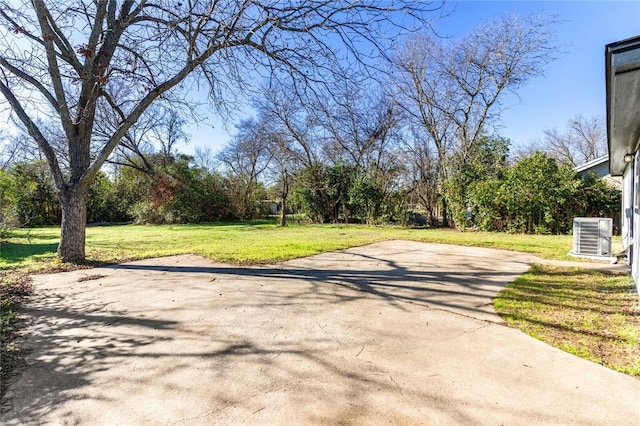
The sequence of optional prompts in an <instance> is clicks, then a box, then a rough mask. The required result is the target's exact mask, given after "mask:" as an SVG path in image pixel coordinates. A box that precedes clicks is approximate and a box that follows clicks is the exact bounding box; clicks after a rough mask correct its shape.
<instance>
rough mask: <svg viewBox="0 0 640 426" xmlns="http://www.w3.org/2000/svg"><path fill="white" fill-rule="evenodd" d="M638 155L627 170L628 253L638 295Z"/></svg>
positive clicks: (639, 248) (639, 156)
mask: <svg viewBox="0 0 640 426" xmlns="http://www.w3.org/2000/svg"><path fill="white" fill-rule="evenodd" d="M639 172H640V155H636V156H635V160H634V163H633V167H628V168H627V174H629V175H631V176H632V179H633V182H632V188H633V191H632V205H631V206H630V207H631V212H632V218H631V225H630V226H631V240H632V245H631V247H630V251H629V262H630V263H631V275H633V279H634V281H635V283H636V288H638V293H640V281H639V280H638V278H640V232H639V231H640V229H639V228H640V177H639V176H638V175H639Z"/></svg>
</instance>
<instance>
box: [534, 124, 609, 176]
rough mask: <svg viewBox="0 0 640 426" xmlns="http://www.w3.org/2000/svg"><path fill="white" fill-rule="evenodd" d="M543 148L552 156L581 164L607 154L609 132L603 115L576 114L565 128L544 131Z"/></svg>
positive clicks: (574, 164)
mask: <svg viewBox="0 0 640 426" xmlns="http://www.w3.org/2000/svg"><path fill="white" fill-rule="evenodd" d="M542 148H543V149H544V150H545V151H547V152H548V153H549V154H550V155H551V156H553V157H554V158H556V159H558V160H560V161H568V162H570V163H571V165H573V166H574V167H575V166H579V165H581V164H584V163H586V162H588V161H591V160H595V159H596V158H599V157H602V156H603V155H606V154H607V134H606V130H605V124H604V120H603V119H602V117H583V116H582V115H576V116H575V117H574V118H573V119H571V120H569V122H568V123H567V127H566V128H565V129H564V130H559V129H558V128H556V127H553V128H551V129H546V130H545V131H544V141H543V143H542Z"/></svg>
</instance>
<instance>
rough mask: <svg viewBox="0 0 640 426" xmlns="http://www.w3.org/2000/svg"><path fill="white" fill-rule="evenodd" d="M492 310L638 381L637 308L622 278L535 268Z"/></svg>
mask: <svg viewBox="0 0 640 426" xmlns="http://www.w3.org/2000/svg"><path fill="white" fill-rule="evenodd" d="M494 306H495V308H496V311H497V312H498V313H499V314H500V315H501V316H502V317H503V318H504V319H505V320H506V321H507V323H508V324H509V325H510V326H512V327H515V328H518V329H520V330H522V331H523V332H525V333H527V334H529V335H531V336H533V337H535V338H537V339H539V340H542V341H543V342H546V343H548V344H550V345H552V346H555V347H557V348H560V349H562V350H564V351H566V352H569V353H572V354H575V355H577V356H580V357H582V358H586V359H588V360H591V361H594V362H597V363H599V364H602V365H604V366H606V367H609V368H612V369H614V370H617V371H620V372H623V373H626V374H630V375H633V376H637V377H640V306H639V303H638V294H637V293H636V291H635V286H634V283H633V280H632V278H631V277H629V276H627V275H614V274H605V273H602V272H598V271H591V270H584V269H576V268H559V267H552V266H541V265H534V266H533V267H532V268H531V269H530V270H529V272H528V273H526V274H524V275H523V276H521V277H520V278H518V279H517V280H516V281H515V282H514V283H513V284H511V285H510V286H509V287H508V288H506V289H505V290H503V291H502V292H500V294H499V295H498V297H496V299H495V300H494Z"/></svg>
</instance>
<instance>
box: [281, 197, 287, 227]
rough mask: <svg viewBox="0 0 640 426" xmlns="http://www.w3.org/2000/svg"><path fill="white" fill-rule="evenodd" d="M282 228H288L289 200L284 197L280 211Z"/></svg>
mask: <svg viewBox="0 0 640 426" xmlns="http://www.w3.org/2000/svg"><path fill="white" fill-rule="evenodd" d="M280 226H287V198H286V197H282V208H281V209H280Z"/></svg>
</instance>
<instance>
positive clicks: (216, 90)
mask: <svg viewBox="0 0 640 426" xmlns="http://www.w3.org/2000/svg"><path fill="white" fill-rule="evenodd" d="M438 6H439V5H438ZM433 9H434V6H433V5H431V4H427V3H424V2H422V1H418V0H411V1H410V0H389V1H387V2H385V3H384V6H381V5H380V3H379V2H378V1H377V0H362V1H357V2H353V1H347V0H344V1H341V0H338V1H325V0H300V1H297V2H295V3H291V4H290V3H288V2H276V1H266V0H265V1H259V0H242V1H237V0H220V1H204V0H202V1H198V0H185V1H183V2H176V1H173V0H171V1H169V0H158V1H155V2H151V1H146V0H140V1H133V0H123V1H112V0H95V1H91V2H89V1H80V0H76V1H70V2H67V1H64V2H61V1H56V2H53V1H51V2H46V1H44V0H37V1H35V0H34V1H31V2H27V1H22V2H20V1H17V0H16V1H0V66H1V68H0V94H1V95H2V99H3V101H2V102H3V103H5V104H8V105H9V106H10V108H11V110H12V113H13V114H15V116H16V117H17V118H18V119H19V120H20V121H21V122H22V123H23V124H24V126H25V127H26V129H27V131H28V133H29V135H31V137H32V138H33V139H34V140H35V141H36V142H37V144H38V146H39V148H40V150H41V151H42V152H43V153H44V156H45V157H46V159H47V162H48V164H49V166H50V168H51V171H52V174H53V177H54V180H55V185H56V188H57V191H58V197H59V199H60V201H61V204H62V211H63V214H62V228H61V240H60V245H59V248H58V255H59V256H60V257H61V258H62V259H63V260H66V261H78V260H82V259H84V257H85V227H86V225H85V224H86V215H87V197H88V189H89V185H90V183H91V181H92V180H93V178H94V177H95V176H96V174H97V173H98V171H99V170H100V167H101V166H102V165H103V164H104V162H105V161H106V160H107V159H108V158H109V156H110V155H111V153H112V152H113V150H114V149H115V147H116V146H117V145H118V144H119V143H121V140H122V138H123V137H124V136H125V135H126V134H127V132H129V131H130V129H131V128H132V126H133V125H134V124H135V123H136V122H137V121H138V119H139V118H140V117H141V115H142V114H143V113H144V112H145V111H146V110H147V109H148V108H149V107H150V106H151V105H152V104H154V103H155V102H156V101H157V100H159V99H163V98H164V99H166V98H168V97H170V96H174V97H175V98H176V99H184V98H183V97H182V96H179V95H180V94H181V93H184V92H185V91H186V90H187V89H188V88H189V87H192V86H193V85H194V84H199V83H201V82H202V83H206V84H208V86H209V88H210V95H211V97H212V98H213V100H214V103H215V104H216V105H217V106H218V107H223V106H224V105H225V104H226V105H229V101H232V100H233V96H234V94H236V93H238V88H242V87H245V88H246V87H247V85H248V84H249V82H250V81H251V79H253V78H255V76H256V73H258V74H260V73H262V74H264V75H273V74H274V73H275V74H277V75H279V76H285V75H289V76H291V77H294V78H295V79H297V80H298V81H303V82H304V83H306V84H304V85H303V86H306V87H311V86H312V85H313V84H315V83H318V84H321V83H322V82H323V81H325V80H326V79H328V78H330V77H331V76H332V75H335V74H340V73H342V72H343V70H344V69H345V68H351V67H353V66H358V65H360V66H364V65H366V63H367V61H368V60H369V58H368V57H366V56H364V55H363V54H361V53H360V52H361V51H366V52H372V51H373V52H379V53H384V52H385V51H386V50H387V49H388V47H389V45H390V44H389V43H390V42H393V41H394V40H393V39H394V38H395V37H396V36H399V35H401V34H402V32H403V30H404V29H406V27H405V24H406V25H410V26H411V29H412V30H415V29H420V26H421V25H422V26H423V25H424V24H428V22H427V21H426V18H427V14H428V13H429V12H430V11H432V10H433ZM409 18H412V19H409ZM249 70H256V73H251V72H249ZM123 87H124V88H126V89H127V90H126V91H123V90H121V89H122V88H123ZM298 87H299V86H298ZM116 94H117V95H116ZM101 109H102V110H106V111H110V112H109V115H111V114H115V115H116V116H118V117H119V120H118V126H117V127H116V129H115V130H114V131H113V133H111V134H104V135H97V134H96V132H95V125H96V122H98V121H100V120H101V118H102V117H101V112H100V111H101ZM38 116H43V117H51V118H53V119H55V120H56V122H57V123H58V124H59V127H60V128H61V129H62V131H63V134H64V136H65V140H66V148H67V149H66V150H65V152H64V157H66V159H67V161H66V163H67V164H68V167H67V168H66V169H64V168H63V166H62V162H63V161H62V158H61V154H60V153H57V152H56V151H55V150H54V149H53V146H52V143H51V141H49V140H48V139H47V137H46V135H45V133H44V132H43V131H42V130H41V129H40V126H38V124H37V123H36V120H35V118H36V117H38ZM92 147H93V148H94V149H92Z"/></svg>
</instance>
